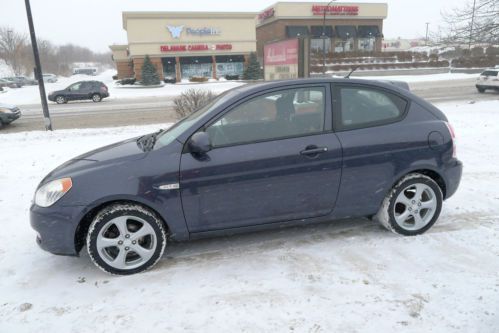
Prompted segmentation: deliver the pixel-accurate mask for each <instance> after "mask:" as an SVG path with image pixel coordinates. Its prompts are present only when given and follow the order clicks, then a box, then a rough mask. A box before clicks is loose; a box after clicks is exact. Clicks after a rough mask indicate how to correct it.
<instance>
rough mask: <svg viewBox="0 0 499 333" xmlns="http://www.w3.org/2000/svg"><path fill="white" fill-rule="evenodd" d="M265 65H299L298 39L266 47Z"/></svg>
mask: <svg viewBox="0 0 499 333" xmlns="http://www.w3.org/2000/svg"><path fill="white" fill-rule="evenodd" d="M264 64H265V65H274V66H275V65H294V64H296V65H297V64H298V39H290V40H285V41H282V42H277V43H272V44H268V45H265V47H264Z"/></svg>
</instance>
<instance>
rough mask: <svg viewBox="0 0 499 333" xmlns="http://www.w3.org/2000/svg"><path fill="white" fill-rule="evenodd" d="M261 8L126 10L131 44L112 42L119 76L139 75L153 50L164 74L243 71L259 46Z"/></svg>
mask: <svg viewBox="0 0 499 333" xmlns="http://www.w3.org/2000/svg"><path fill="white" fill-rule="evenodd" d="M255 16H256V13H213V12H204V13H195V12H123V28H124V29H125V30H126V32H127V37H128V44H127V45H112V46H110V48H111V50H112V52H113V58H114V61H115V63H116V67H117V69H118V77H120V78H124V77H136V78H137V79H139V80H140V78H141V69H142V64H143V63H144V57H145V56H146V55H149V57H150V58H151V61H152V63H153V64H154V65H155V66H156V68H157V69H158V72H159V74H160V76H161V79H163V78H165V77H166V78H176V80H177V81H180V80H181V79H189V78H190V77H193V76H202V77H208V78H220V77H223V76H225V75H241V74H242V73H243V70H244V63H245V62H246V61H247V58H248V56H249V54H250V53H251V52H255V51H256V30H255Z"/></svg>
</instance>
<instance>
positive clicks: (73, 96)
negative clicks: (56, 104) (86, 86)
mask: <svg viewBox="0 0 499 333" xmlns="http://www.w3.org/2000/svg"><path fill="white" fill-rule="evenodd" d="M82 84H83V82H76V83H74V84H72V85H70V86H69V87H68V88H67V94H66V99H67V100H68V101H69V100H71V101H74V100H79V99H81V94H82V91H81V86H82Z"/></svg>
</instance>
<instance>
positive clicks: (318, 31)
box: [310, 25, 334, 38]
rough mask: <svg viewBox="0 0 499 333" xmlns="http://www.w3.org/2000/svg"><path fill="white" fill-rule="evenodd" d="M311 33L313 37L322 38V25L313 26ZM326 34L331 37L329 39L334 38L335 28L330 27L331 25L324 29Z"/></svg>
mask: <svg viewBox="0 0 499 333" xmlns="http://www.w3.org/2000/svg"><path fill="white" fill-rule="evenodd" d="M310 32H311V34H312V37H315V38H320V37H321V36H322V25H313V26H311V27H310ZM324 34H325V35H326V36H327V37H329V38H332V37H334V30H333V27H332V26H330V25H326V26H325V27H324Z"/></svg>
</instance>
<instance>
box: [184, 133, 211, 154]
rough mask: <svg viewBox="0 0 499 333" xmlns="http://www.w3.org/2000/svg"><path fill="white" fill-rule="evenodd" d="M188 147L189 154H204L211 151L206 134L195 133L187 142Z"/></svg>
mask: <svg viewBox="0 0 499 333" xmlns="http://www.w3.org/2000/svg"><path fill="white" fill-rule="evenodd" d="M188 147H189V150H190V152H191V153H195V154H204V153H207V152H209V151H210V150H211V142H210V137H209V136H208V133H206V132H197V133H195V134H194V135H193V136H191V139H190V140H189V143H188Z"/></svg>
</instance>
